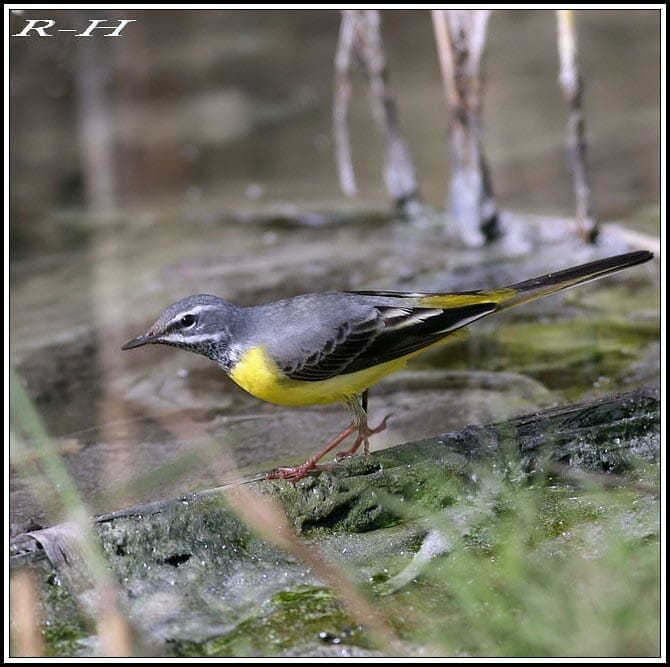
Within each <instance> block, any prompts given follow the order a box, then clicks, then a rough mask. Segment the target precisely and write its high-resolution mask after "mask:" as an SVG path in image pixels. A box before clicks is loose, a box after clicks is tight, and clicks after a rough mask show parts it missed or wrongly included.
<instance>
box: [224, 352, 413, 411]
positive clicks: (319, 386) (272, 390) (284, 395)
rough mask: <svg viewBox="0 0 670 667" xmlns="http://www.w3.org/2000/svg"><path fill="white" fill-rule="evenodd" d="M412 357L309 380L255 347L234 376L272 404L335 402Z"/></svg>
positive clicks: (393, 369) (376, 379)
mask: <svg viewBox="0 0 670 667" xmlns="http://www.w3.org/2000/svg"><path fill="white" fill-rule="evenodd" d="M410 356H413V355H408V356H407V357H401V358H400V359H393V360H392V361H387V362H385V363H383V364H379V365H378V366H375V367H373V368H366V369H364V370H362V371H357V372H355V373H348V374H346V375H338V376H336V377H333V378H329V379H328V380H318V381H315V382H305V381H301V380H291V379H290V378H287V377H285V376H284V375H283V374H282V372H281V371H280V370H279V368H278V367H277V365H276V364H275V363H274V362H273V361H272V360H271V359H270V358H269V357H268V356H267V354H266V353H265V351H264V350H263V349H262V348H260V347H255V348H252V349H251V350H249V351H248V352H246V353H245V355H244V356H243V357H242V359H240V361H238V362H237V364H236V365H235V367H234V368H233V370H232V371H231V373H230V377H231V378H232V379H233V380H234V381H235V382H236V383H237V384H238V385H239V386H240V387H242V389H245V390H246V391H248V392H249V393H250V394H252V395H253V396H256V397H257V398H261V399H263V400H264V401H268V402H270V403H278V404H279V405H292V406H295V405H316V404H319V403H334V402H336V401H341V400H343V399H345V398H347V397H348V396H355V395H356V394H360V393H362V392H363V391H365V390H366V389H367V388H368V387H369V386H371V385H373V384H374V383H375V382H378V381H379V380H381V379H382V378H383V377H384V376H385V375H388V374H389V373H393V372H394V371H397V370H399V369H400V368H402V367H403V366H404V365H405V364H406V363H407V359H408V358H409V357H410Z"/></svg>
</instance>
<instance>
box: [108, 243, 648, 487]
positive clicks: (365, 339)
mask: <svg viewBox="0 0 670 667" xmlns="http://www.w3.org/2000/svg"><path fill="white" fill-rule="evenodd" d="M652 258H653V254H652V253H651V252H648V251H643V250H642V251H635V252H629V253H625V254H622V255H616V256H612V257H607V258H604V259H598V260H596V261H592V262H589V263H587V264H582V265H579V266H575V267H572V268H568V269H565V270H561V271H557V272H553V273H547V274H545V275H542V276H538V277H536V278H531V279H529V280H524V281H522V282H518V283H515V284H512V285H508V286H506V287H501V288H497V289H492V290H472V291H466V292H444V293H441V292H394V291H373V290H367V291H328V292H320V293H314V294H302V295H299V296H294V297H291V298H287V299H283V300H280V301H272V302H269V303H265V304H262V305H257V306H239V305H235V304H233V303H230V302H228V301H226V300H224V299H222V298H220V297H218V296H213V295H211V294H196V295H191V296H187V297H185V298H183V299H181V300H180V301H177V302H176V303H173V304H172V305H171V306H168V307H167V308H166V309H165V310H164V311H163V312H162V313H161V315H160V316H159V317H158V319H157V320H156V321H155V322H154V324H152V325H151V327H150V328H149V329H148V330H147V331H146V333H144V334H141V335H140V336H137V337H136V338H133V339H132V340H130V341H128V342H127V343H125V345H123V346H122V348H121V349H122V350H131V349H134V348H138V347H141V346H143V345H147V344H161V345H170V346H174V347H177V348H181V349H183V350H189V351H191V352H194V353H196V354H201V355H204V356H205V357H208V358H209V359H211V360H213V361H214V362H216V363H217V364H218V365H219V366H220V367H221V368H222V369H223V370H224V371H225V372H226V373H227V374H228V375H229V376H230V378H232V380H233V381H234V382H235V383H237V384H238V385H239V386H240V387H242V389H244V390H246V391H247V392H249V393H250V394H252V395H253V396H255V397H256V398H259V399H262V400H264V401H268V402H270V403H275V404H279V405H284V406H308V405H318V404H325V403H335V402H342V403H345V404H346V405H347V406H348V408H349V410H350V413H351V416H352V420H351V423H350V424H349V425H348V426H347V428H346V429H344V430H343V431H342V432H341V433H340V434H338V435H337V436H335V437H334V438H332V439H331V440H330V441H329V442H328V443H327V444H326V445H325V446H324V447H323V448H322V449H321V450H320V451H319V452H318V453H316V454H315V455H314V456H312V457H310V458H309V459H307V460H306V461H305V462H304V463H302V464H301V465H298V466H291V467H282V468H277V469H276V470H274V471H272V472H270V473H268V474H267V475H266V476H267V477H268V478H270V479H273V478H274V479H288V480H290V481H292V482H293V483H295V482H297V481H298V480H299V479H301V478H302V477H304V476H305V475H306V474H307V473H308V472H310V471H312V470H315V469H325V468H328V467H330V465H334V464H328V465H319V463H318V462H319V461H320V460H321V459H322V458H323V457H324V456H325V455H326V454H328V452H330V451H332V450H333V449H335V448H336V447H337V446H338V445H339V444H340V443H342V442H343V441H344V440H345V439H346V438H348V437H349V436H351V435H353V434H354V433H356V439H355V441H354V444H353V446H352V447H351V448H350V449H348V450H346V451H344V452H342V453H340V454H339V455H338V456H337V457H336V460H339V459H341V458H344V457H347V456H352V455H353V454H354V453H355V452H356V451H357V450H358V449H359V447H360V446H361V445H363V450H364V453H365V454H367V453H368V452H369V438H370V436H371V435H373V434H375V433H378V432H380V431H382V430H383V429H384V428H385V427H386V423H387V420H388V418H389V417H390V415H387V416H386V417H384V419H383V420H382V421H381V422H380V423H379V424H378V425H377V426H375V427H371V426H370V425H369V424H368V417H367V403H368V390H369V388H370V387H371V386H372V385H374V384H375V383H377V382H378V381H379V380H381V379H382V378H383V377H385V376H386V375H388V374H390V373H393V372H395V371H398V370H400V369H401V368H403V367H404V366H405V364H406V363H407V361H408V360H409V359H411V358H412V357H414V356H416V355H418V354H420V353H421V352H423V351H425V350H427V349H429V348H432V347H434V346H436V345H440V344H443V343H445V342H447V341H448V340H449V338H450V337H452V336H453V335H454V334H455V332H457V331H458V330H459V329H462V328H463V327H466V326H467V325H469V324H472V323H473V322H475V321H476V320H479V319H482V318H484V317H486V316H488V315H492V314H494V313H500V312H502V311H505V310H507V309H508V308H512V307H515V306H519V305H521V304H524V303H527V302H529V301H533V300H535V299H538V298H541V297H544V296H548V295H550V294H554V293H556V292H559V291H561V290H564V289H567V288H569V287H574V286H575V285H579V284H582V283H585V282H588V281H591V280H595V279H598V278H602V277H603V276H606V275H609V274H611V273H614V272H616V271H620V270H621V269H625V268H628V267H631V266H635V265H637V264H641V263H643V262H647V261H649V260H650V259H652Z"/></svg>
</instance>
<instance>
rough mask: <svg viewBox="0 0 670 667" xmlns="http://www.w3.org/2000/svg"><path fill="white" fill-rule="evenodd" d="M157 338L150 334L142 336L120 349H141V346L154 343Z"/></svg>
mask: <svg viewBox="0 0 670 667" xmlns="http://www.w3.org/2000/svg"><path fill="white" fill-rule="evenodd" d="M156 338H157V336H156V335H155V334H152V333H147V334H142V335H141V336H138V337H137V338H133V339H132V340H129V341H128V342H127V343H126V344H125V345H123V346H122V347H121V349H122V350H132V349H133V348H134V347H142V345H147V344H148V343H155V342H156Z"/></svg>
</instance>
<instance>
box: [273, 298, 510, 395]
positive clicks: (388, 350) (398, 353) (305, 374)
mask: <svg viewBox="0 0 670 667" xmlns="http://www.w3.org/2000/svg"><path fill="white" fill-rule="evenodd" d="M496 307H497V304H496V303H490V302H485V303H477V304H469V305H461V306H458V307H454V308H416V307H412V306H397V307H396V306H388V305H380V306H376V307H373V308H371V309H370V311H369V312H368V315H367V317H365V318H363V319H360V320H358V321H352V320H348V321H346V322H344V323H343V324H341V325H340V326H339V327H338V328H337V329H336V330H335V331H334V332H333V335H332V336H331V337H330V338H329V339H328V340H327V341H326V343H325V344H323V345H322V346H321V347H320V348H319V349H318V350H310V351H306V352H305V354H304V355H303V357H302V359H300V360H299V361H296V362H295V363H293V364H291V365H290V366H288V365H286V366H283V367H282V370H283V372H284V373H285V374H286V375H287V376H288V377H290V378H292V379H294V380H303V381H308V382H314V381H318V380H326V379H328V378H331V377H335V376H336V375H342V374H345V373H354V372H356V371H360V370H363V369H366V368H370V367H371V366H375V365H377V364H381V363H384V362H386V361H391V360H392V359H398V358H399V357H403V356H405V355H407V354H410V353H412V352H416V351H418V350H421V349H422V348H424V347H428V346H429V345H432V344H433V343H436V342H438V341H439V340H440V339H442V338H444V337H445V336H447V335H448V334H449V333H450V332H452V331H455V330H456V329H460V328H461V327H464V326H466V325H467V324H470V322H473V321H474V320H477V319H479V318H480V317H484V315H488V314H489V313H491V312H493V311H494V310H495V309H496Z"/></svg>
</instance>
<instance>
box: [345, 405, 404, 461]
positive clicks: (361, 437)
mask: <svg viewBox="0 0 670 667" xmlns="http://www.w3.org/2000/svg"><path fill="white" fill-rule="evenodd" d="M390 417H393V413H390V414H388V415H386V417H384V419H382V420H381V423H380V424H379V425H378V426H375V427H374V428H370V427H369V426H368V425H367V424H365V425H364V426H363V427H362V428H361V427H359V430H358V437H357V438H356V441H355V442H354V444H353V447H351V449H347V450H346V451H344V452H340V453H339V454H338V455H337V456H336V457H335V458H336V459H337V460H338V461H341V460H342V459H344V458H347V457H348V456H353V455H354V454H355V453H356V451H357V450H358V448H359V447H360V446H361V445H363V452H364V453H365V454H369V453H370V442H369V437H370V436H371V435H374V434H375V433H379V432H380V431H383V430H384V429H385V428H386V422H387V421H388V419H389V418H390Z"/></svg>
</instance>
